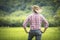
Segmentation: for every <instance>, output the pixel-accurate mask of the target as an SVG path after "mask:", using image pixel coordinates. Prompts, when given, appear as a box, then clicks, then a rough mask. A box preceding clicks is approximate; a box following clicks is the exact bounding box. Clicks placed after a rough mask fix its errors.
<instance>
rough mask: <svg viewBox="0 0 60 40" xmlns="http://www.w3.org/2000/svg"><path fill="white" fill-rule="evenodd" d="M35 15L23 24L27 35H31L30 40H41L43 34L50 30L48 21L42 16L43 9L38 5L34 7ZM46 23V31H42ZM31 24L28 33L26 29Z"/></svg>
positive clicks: (30, 16)
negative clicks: (33, 39)
mask: <svg viewBox="0 0 60 40" xmlns="http://www.w3.org/2000/svg"><path fill="white" fill-rule="evenodd" d="M32 10H33V13H32V14H31V15H29V16H28V17H27V19H26V20H25V21H24V23H23V28H24V30H25V32H26V33H29V35H28V40H32V38H33V37H35V39H36V40H41V36H42V33H44V32H45V31H46V29H47V28H48V21H47V20H46V19H45V17H44V16H43V15H42V14H41V8H40V7H39V6H37V5H33V6H32ZM39 13H40V14H39ZM42 22H43V23H44V30H43V31H42V30H41V24H42ZM28 23H29V24H30V31H29V32H28V31H27V29H26V27H27V24H28Z"/></svg>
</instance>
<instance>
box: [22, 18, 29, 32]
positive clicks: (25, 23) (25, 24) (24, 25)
mask: <svg viewBox="0 0 60 40" xmlns="http://www.w3.org/2000/svg"><path fill="white" fill-rule="evenodd" d="M28 21H29V18H27V19H26V20H25V21H24V23H23V28H24V30H25V32H26V33H28V31H27V29H26V27H27V23H28Z"/></svg>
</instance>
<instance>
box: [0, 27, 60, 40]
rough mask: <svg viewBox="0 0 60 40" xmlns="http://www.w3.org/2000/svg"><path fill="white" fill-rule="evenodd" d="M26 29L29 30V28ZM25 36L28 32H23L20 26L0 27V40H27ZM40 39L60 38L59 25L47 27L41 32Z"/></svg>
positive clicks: (58, 39)
mask: <svg viewBox="0 0 60 40" xmlns="http://www.w3.org/2000/svg"><path fill="white" fill-rule="evenodd" d="M42 29H43V28H42ZM27 30H28V31H29V28H27ZM27 38H28V33H25V31H24V29H23V28H22V27H15V28H12V27H0V40H27ZM33 40H35V38H33ZM42 40H60V27H49V28H48V29H47V31H46V32H45V33H43V34H42Z"/></svg>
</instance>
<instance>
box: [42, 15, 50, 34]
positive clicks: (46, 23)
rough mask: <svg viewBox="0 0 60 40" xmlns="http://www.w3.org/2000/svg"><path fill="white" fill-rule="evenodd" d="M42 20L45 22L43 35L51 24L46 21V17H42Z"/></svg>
mask: <svg viewBox="0 0 60 40" xmlns="http://www.w3.org/2000/svg"><path fill="white" fill-rule="evenodd" d="M42 19H43V22H44V30H43V31H42V33H44V32H45V31H46V30H47V28H48V26H49V23H48V21H47V20H46V19H45V17H43V16H42Z"/></svg>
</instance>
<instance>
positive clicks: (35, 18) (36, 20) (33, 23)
mask: <svg viewBox="0 0 60 40" xmlns="http://www.w3.org/2000/svg"><path fill="white" fill-rule="evenodd" d="M42 22H44V27H45V28H47V27H48V22H47V20H46V19H45V17H44V16H42V15H41V14H36V13H33V14H31V15H29V16H28V17H27V19H26V20H25V21H24V23H23V27H25V28H26V26H27V24H28V23H30V29H31V30H36V29H41V24H42Z"/></svg>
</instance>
